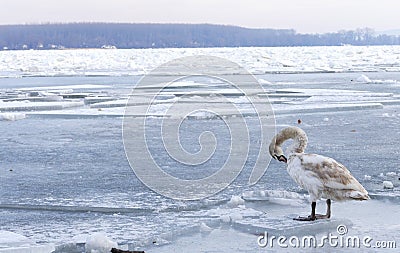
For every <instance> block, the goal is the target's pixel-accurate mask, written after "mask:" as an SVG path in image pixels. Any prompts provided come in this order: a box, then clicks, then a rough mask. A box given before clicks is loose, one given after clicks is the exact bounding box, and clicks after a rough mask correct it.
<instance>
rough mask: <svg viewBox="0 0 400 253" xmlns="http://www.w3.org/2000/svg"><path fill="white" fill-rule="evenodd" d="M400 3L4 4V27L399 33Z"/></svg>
mask: <svg viewBox="0 0 400 253" xmlns="http://www.w3.org/2000/svg"><path fill="white" fill-rule="evenodd" d="M399 13H400V1H399V0H230V1H228V0H142V1H141V0H107V1H106V0H68V1H65V0H0V24H27V23H28V24H30V23H46V22H79V21H91V22H98V21H105V22H129V23H212V24H227V25H239V26H244V27H250V28H293V29H295V30H296V31H298V32H302V33H315V32H318V33H322V32H331V31H337V30H340V29H347V30H349V29H355V28H358V27H370V28H373V29H375V30H377V31H382V30H390V29H400V15H399Z"/></svg>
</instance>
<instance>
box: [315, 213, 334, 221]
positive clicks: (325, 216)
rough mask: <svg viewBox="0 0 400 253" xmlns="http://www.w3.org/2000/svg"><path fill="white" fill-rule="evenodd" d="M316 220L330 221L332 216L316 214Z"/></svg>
mask: <svg viewBox="0 0 400 253" xmlns="http://www.w3.org/2000/svg"><path fill="white" fill-rule="evenodd" d="M315 218H316V219H317V220H322V219H329V218H331V215H330V214H316V215H315Z"/></svg>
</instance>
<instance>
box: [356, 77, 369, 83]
mask: <svg viewBox="0 0 400 253" xmlns="http://www.w3.org/2000/svg"><path fill="white" fill-rule="evenodd" d="M357 82H360V83H371V82H372V81H371V79H369V77H368V76H366V75H361V76H359V77H358V78H357Z"/></svg>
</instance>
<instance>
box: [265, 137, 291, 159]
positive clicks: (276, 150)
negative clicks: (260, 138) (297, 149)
mask: <svg viewBox="0 0 400 253" xmlns="http://www.w3.org/2000/svg"><path fill="white" fill-rule="evenodd" d="M269 154H270V155H271V156H272V158H274V159H275V160H278V161H280V162H284V163H287V159H286V157H285V155H284V154H283V150H282V147H281V146H279V145H277V144H276V137H274V139H272V141H271V144H270V145H269Z"/></svg>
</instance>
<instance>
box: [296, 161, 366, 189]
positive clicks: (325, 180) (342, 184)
mask: <svg viewBox="0 0 400 253" xmlns="http://www.w3.org/2000/svg"><path fill="white" fill-rule="evenodd" d="M302 166H303V167H304V169H305V170H310V171H312V172H313V173H314V174H315V176H316V177H317V178H319V179H320V180H321V182H322V184H323V186H324V187H326V188H329V189H332V190H352V191H359V192H360V193H363V194H368V193H367V191H366V190H365V189H364V187H363V186H362V185H361V184H360V183H359V182H358V181H357V179H355V178H354V177H353V176H352V175H351V173H350V171H349V170H348V169H347V168H346V167H345V166H344V165H343V164H341V163H339V162H337V161H335V160H334V159H332V158H329V157H325V156H321V155H314V154H307V155H303V157H302Z"/></svg>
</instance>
